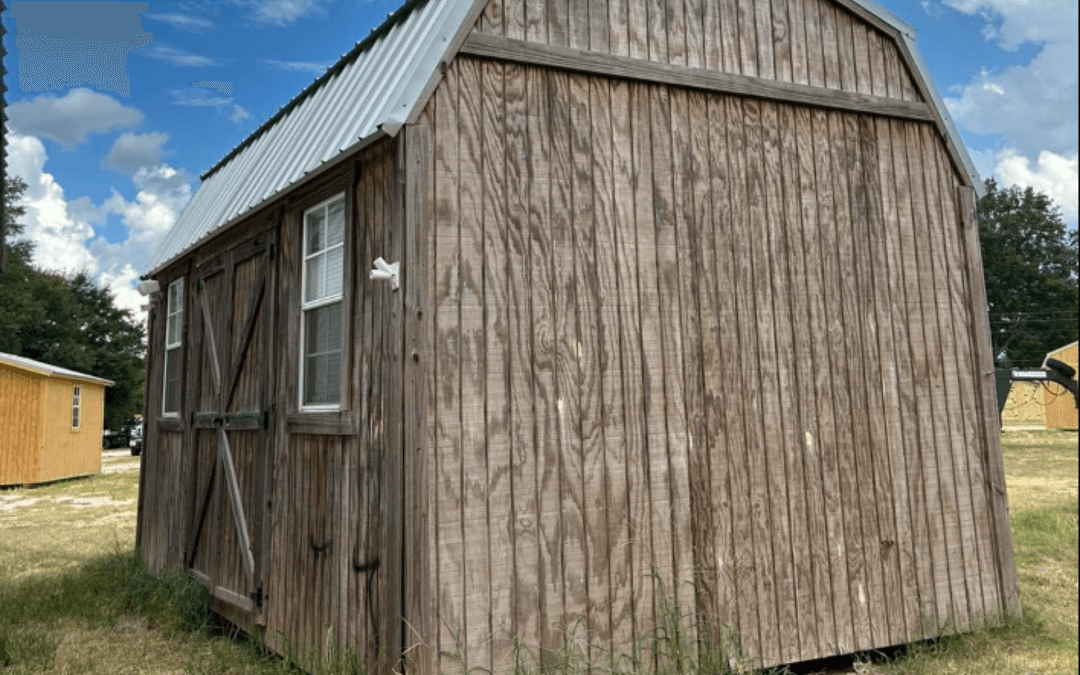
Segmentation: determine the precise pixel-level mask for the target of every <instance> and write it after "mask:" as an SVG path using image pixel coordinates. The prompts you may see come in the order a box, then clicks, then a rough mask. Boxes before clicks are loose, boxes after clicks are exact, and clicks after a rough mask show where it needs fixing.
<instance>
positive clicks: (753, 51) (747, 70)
mask: <svg viewBox="0 0 1080 675" xmlns="http://www.w3.org/2000/svg"><path fill="white" fill-rule="evenodd" d="M738 3H739V4H738V7H739V9H738V19H737V24H736V26H737V28H736V30H735V34H736V35H737V36H738V45H739V62H740V64H741V66H742V74H743V75H746V76H747V77H757V76H758V44H757V40H758V37H757V36H758V34H757V27H756V24H755V19H756V17H755V11H756V9H757V4H758V3H756V2H754V0H738Z"/></svg>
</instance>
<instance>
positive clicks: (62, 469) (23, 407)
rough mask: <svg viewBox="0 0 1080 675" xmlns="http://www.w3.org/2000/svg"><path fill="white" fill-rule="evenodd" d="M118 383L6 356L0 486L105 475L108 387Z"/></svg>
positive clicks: (0, 378) (0, 392) (1, 374)
mask: <svg viewBox="0 0 1080 675" xmlns="http://www.w3.org/2000/svg"><path fill="white" fill-rule="evenodd" d="M112 384H113V383H112V382H111V381H109V380H105V379H102V378H100V377H94V376H93V375H87V374H85V373H78V372H75V371H74V370H68V369H67V368H60V367H58V366H52V365H49V364H47V363H41V362H40V361H34V360H33V359H28V358H26V357H23V356H15V355H14V354H4V353H0V430H2V431H0V485H32V484H35V483H47V482H49V481H54V480H59V479H61V478H72V477H75V476H85V475H87V474H93V473H97V472H99V471H100V470H101V438H102V437H101V434H102V431H103V424H104V418H105V387H110V386H112Z"/></svg>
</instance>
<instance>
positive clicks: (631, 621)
mask: <svg viewBox="0 0 1080 675" xmlns="http://www.w3.org/2000/svg"><path fill="white" fill-rule="evenodd" d="M610 95H611V155H612V171H611V179H612V221H611V230H612V232H611V234H610V235H609V238H610V241H609V244H608V245H609V246H611V252H610V255H611V259H612V260H611V263H610V264H612V265H613V266H614V269H611V270H609V271H608V274H611V275H613V276H614V279H615V282H616V283H615V287H616V291H617V292H616V294H615V296H614V297H612V298H611V302H612V303H613V304H614V306H615V308H616V312H615V313H616V317H617V321H618V324H617V334H616V335H615V336H613V337H612V340H613V341H617V342H616V343H615V344H613V345H612V348H613V349H617V350H618V354H617V355H616V356H614V357H613V358H615V359H616V363H617V364H618V367H619V368H620V369H621V378H620V384H621V387H622V389H621V391H619V392H616V393H615V394H614V395H615V396H616V398H615V399H614V404H613V405H614V406H615V407H614V408H613V409H612V412H611V413H610V414H611V415H613V416H616V417H617V420H616V422H617V423H621V425H622V434H623V435H622V442H621V446H620V445H618V444H616V442H614V441H612V442H610V443H609V450H608V466H609V471H608V480H609V481H610V482H609V487H608V495H609V497H608V505H609V507H610V508H611V509H612V510H613V512H614V513H615V514H616V522H617V528H613V530H612V532H613V535H612V542H613V543H612V551H613V554H612V565H611V597H612V608H611V623H612V640H621V641H623V642H622V644H628V645H633V644H637V639H638V635H639V632H638V631H639V629H640V628H642V627H643V622H642V620H641V615H642V612H643V603H642V600H641V598H640V596H639V595H638V591H639V590H640V588H641V586H642V585H643V584H645V583H646V582H647V574H648V573H649V568H648V566H647V565H645V564H644V560H645V558H644V555H643V554H647V553H648V549H647V548H646V547H645V545H644V544H645V542H646V541H647V537H648V533H649V528H648V521H649V512H648V502H647V500H646V497H647V490H648V484H647V473H646V471H645V469H646V467H647V463H646V462H645V459H644V458H645V450H646V448H647V446H646V444H645V440H646V439H645V429H644V422H643V417H644V415H643V412H644V402H643V396H642V388H641V387H642V368H641V351H640V349H639V346H640V339H641V337H640V336H641V318H640V308H639V302H638V271H637V270H638V268H637V224H636V220H635V214H634V177H635V169H636V164H635V162H634V159H635V158H634V156H633V129H632V128H631V98H630V84H629V83H628V82H620V81H612V82H611V90H610ZM609 311H610V310H609ZM605 391H607V389H606V388H605ZM619 415H621V419H619V418H618V416H619ZM620 462H621V463H622V465H623V475H622V476H621V477H620V476H619V475H618V466H617V465H618V464H619V463H620ZM620 510H621V514H620ZM609 524H610V523H609ZM648 609H649V610H650V612H649V616H650V618H651V608H648Z"/></svg>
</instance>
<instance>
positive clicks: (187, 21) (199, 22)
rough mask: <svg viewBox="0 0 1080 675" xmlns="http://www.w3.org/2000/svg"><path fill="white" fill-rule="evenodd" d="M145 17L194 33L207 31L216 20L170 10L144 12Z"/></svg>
mask: <svg viewBox="0 0 1080 675" xmlns="http://www.w3.org/2000/svg"><path fill="white" fill-rule="evenodd" d="M142 17H143V18H144V19H152V20H154V21H161V22H163V23H167V24H169V25H170V26H172V27H174V28H179V29H181V30H186V31H190V32H192V33H205V32H207V31H208V30H210V29H211V28H213V27H214V22H213V21H210V20H209V19H204V18H202V17H198V16H191V15H190V14H174V13H169V12H143V14H142Z"/></svg>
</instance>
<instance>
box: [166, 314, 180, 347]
mask: <svg viewBox="0 0 1080 675" xmlns="http://www.w3.org/2000/svg"><path fill="white" fill-rule="evenodd" d="M165 323H166V325H167V330H166V331H165V333H166V337H165V343H166V344H170V345H174V344H176V343H177V342H179V341H180V315H179V314H174V315H172V316H170V317H169V318H167V319H165Z"/></svg>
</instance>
